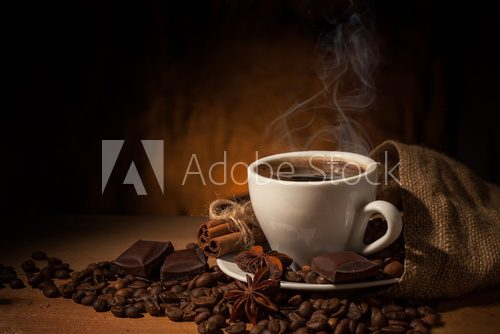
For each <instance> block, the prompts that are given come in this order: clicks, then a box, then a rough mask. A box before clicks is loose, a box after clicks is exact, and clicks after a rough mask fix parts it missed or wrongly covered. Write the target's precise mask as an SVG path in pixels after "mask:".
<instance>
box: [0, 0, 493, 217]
mask: <svg viewBox="0 0 500 334" xmlns="http://www.w3.org/2000/svg"><path fill="white" fill-rule="evenodd" d="M369 5H370V8H371V9H370V10H371V14H372V15H373V17H374V19H375V22H376V28H377V36H378V40H379V45H380V48H381V51H382V63H381V64H380V66H379V69H378V72H377V76H376V83H377V102H376V105H375V107H374V109H373V110H371V111H370V112H368V113H366V114H364V115H362V116H361V117H360V121H361V122H362V124H364V126H365V128H366V130H367V131H368V133H369V134H370V136H371V139H372V141H373V142H374V144H377V143H380V142H381V141H383V140H384V139H388V138H395V139H398V140H401V141H404V142H406V143H415V144H422V145H425V146H427V147H431V148H434V149H437V150H440V151H442V152H445V153H446V154H448V155H450V156H452V157H455V158H457V159H459V160H460V161H462V162H464V163H465V164H467V165H468V166H470V167H471V168H473V169H474V170H475V171H477V173H479V174H480V175H481V176H482V177H484V178H485V179H487V180H489V181H492V182H496V183H498V182H499V177H500V176H499V175H500V174H499V171H500V161H499V158H500V135H499V130H498V129H497V128H498V119H499V117H498V111H499V108H498V103H497V102H498V94H499V93H498V91H499V83H498V75H499V69H500V65H499V64H498V60H499V59H500V54H499V52H498V50H497V49H498V48H497V44H498V42H499V37H500V31H499V24H498V22H499V14H498V13H499V11H500V8H499V7H500V6H499V5H498V2H495V1H476V2H472V3H471V2H466V3H463V4H462V2H458V1H455V2H449V4H448V3H444V2H441V1H439V2H438V1H373V2H370V3H369ZM340 6H342V2H340V1H337V2H336V1H333V2H332V1H324V2H321V1H251V0H245V1H238V2H235V1H215V0H213V1H168V2H167V1H166V2H160V1H152V2H143V1H95V2H94V1H81V2H78V1H68V2H61V3H52V2H33V3H32V4H29V3H27V2H22V3H19V4H18V5H12V6H6V5H4V4H3V5H2V7H3V8H2V10H1V11H0V12H1V14H0V15H1V16H2V22H3V24H4V27H3V29H2V53H3V55H4V56H6V57H4V60H3V61H2V80H3V81H4V86H3V87H4V89H3V94H2V95H3V97H2V101H1V103H2V107H1V108H2V113H1V121H0V123H1V125H2V131H1V146H0V147H1V158H0V159H1V160H0V162H1V181H0V182H1V184H0V186H1V203H2V209H3V210H4V212H5V210H7V212H9V213H13V214H15V213H33V214H36V213H141V214H165V213H166V214H194V215H197V214H202V213H205V212H206V207H207V204H208V203H209V202H210V201H211V200H213V199H214V198H216V197H218V196H220V197H225V196H231V195H232V194H236V193H241V192H244V191H245V187H244V186H236V185H234V184H231V183H228V184H227V185H224V186H215V185H210V184H209V185H207V186H203V185H202V184H201V182H200V180H199V178H197V177H194V176H191V177H189V178H188V181H187V183H186V185H184V186H182V185H181V182H182V179H183V176H184V173H185V171H186V168H187V166H188V163H189V159H190V157H191V155H192V154H197V155H198V158H199V162H200V164H201V168H202V171H203V172H204V173H205V177H207V174H206V173H207V172H208V168H209V166H210V164H211V163H213V162H216V161H221V160H222V158H223V151H224V150H227V151H228V165H229V168H230V167H231V166H232V164H234V163H235V162H236V161H244V162H247V163H249V162H251V161H253V160H254V157H255V151H259V154H260V156H262V155H265V154H269V153H272V152H271V150H270V145H269V142H266V140H265V138H264V137H263V136H262V133H263V130H264V128H265V126H266V125H267V124H268V123H269V121H270V120H272V119H274V118H275V117H276V116H277V115H279V114H280V113H281V112H283V111H285V110H286V109H287V108H288V107H289V106H290V105H291V104H293V103H294V102H295V101H297V100H299V99H301V98H305V97H308V96H310V95H311V94H312V93H314V92H315V88H316V87H317V84H318V83H317V80H316V78H315V75H314V71H313V68H314V61H315V58H314V47H315V42H316V40H317V37H318V35H319V33H320V32H322V31H325V29H328V24H327V21H326V19H325V18H327V17H331V16H332V15H334V13H335V11H336V10H337V9H338V8H339V7H340ZM103 139H125V140H126V145H125V147H124V149H123V151H122V153H121V155H120V158H119V160H118V162H117V165H116V168H115V170H114V171H113V174H112V176H111V179H110V181H109V183H108V187H107V189H106V191H105V192H104V194H102V195H101V140H103ZM141 139H163V140H165V189H166V191H165V194H162V193H161V191H160V188H159V186H158V184H157V183H155V179H154V175H153V172H152V169H151V167H150V166H149V164H148V162H147V160H146V157H145V153H144V152H143V150H142V149H141V147H140V140H141ZM330 148H331V149H335V147H333V146H332V147H330ZM279 149H280V148H278V150H279ZM281 149H283V150H286V149H287V148H286V147H282V148H281ZM275 150H276V148H273V151H275ZM131 159H134V161H135V162H136V165H137V166H138V169H139V173H140V175H141V176H142V177H143V181H144V183H145V187H146V190H147V191H148V195H147V196H137V195H136V194H135V191H134V189H133V187H132V186H131V185H121V182H122V180H123V177H124V176H125V173H126V171H127V168H128V166H129V164H130V161H131ZM237 171H238V172H237V177H238V179H239V180H243V179H244V178H245V172H244V170H243V168H238V169H237ZM216 172H217V173H216V174H217V175H216V178H217V179H218V180H220V179H221V178H222V170H221V169H217V170H216Z"/></svg>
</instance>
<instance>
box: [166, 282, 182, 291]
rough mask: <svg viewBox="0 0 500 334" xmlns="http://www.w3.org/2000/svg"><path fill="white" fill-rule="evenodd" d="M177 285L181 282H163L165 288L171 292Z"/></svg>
mask: <svg viewBox="0 0 500 334" xmlns="http://www.w3.org/2000/svg"><path fill="white" fill-rule="evenodd" d="M177 284H179V281H176V280H170V281H166V282H163V287H164V288H165V289H167V290H170V289H171V288H172V287H173V286H174V285H177Z"/></svg>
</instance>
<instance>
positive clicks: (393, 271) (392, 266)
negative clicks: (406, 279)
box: [382, 261, 404, 277]
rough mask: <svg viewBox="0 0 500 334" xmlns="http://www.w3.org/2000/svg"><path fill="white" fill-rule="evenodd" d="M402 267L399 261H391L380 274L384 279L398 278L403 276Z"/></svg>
mask: <svg viewBox="0 0 500 334" xmlns="http://www.w3.org/2000/svg"><path fill="white" fill-rule="evenodd" d="M403 271H404V267H403V264H402V263H401V262H399V261H392V262H389V263H388V264H386V265H385V267H384V270H383V271H382V273H383V274H384V275H385V276H386V277H399V276H401V275H403Z"/></svg>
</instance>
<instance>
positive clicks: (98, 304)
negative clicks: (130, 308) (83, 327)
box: [92, 299, 109, 312]
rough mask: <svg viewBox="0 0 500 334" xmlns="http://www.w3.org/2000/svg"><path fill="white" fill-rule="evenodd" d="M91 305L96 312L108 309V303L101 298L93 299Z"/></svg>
mask: <svg viewBox="0 0 500 334" xmlns="http://www.w3.org/2000/svg"><path fill="white" fill-rule="evenodd" d="M92 306H93V307H94V310H96V312H107V311H109V305H108V303H106V301H105V300H102V299H96V300H95V301H94V304H93V305H92Z"/></svg>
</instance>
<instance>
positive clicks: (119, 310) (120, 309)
mask: <svg viewBox="0 0 500 334" xmlns="http://www.w3.org/2000/svg"><path fill="white" fill-rule="evenodd" d="M125 308H126V307H125V306H123V305H116V306H111V314H113V315H114V316H115V317H118V318H124V317H125Z"/></svg>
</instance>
